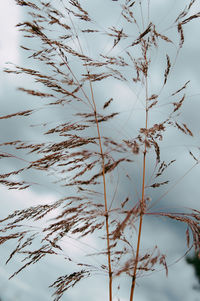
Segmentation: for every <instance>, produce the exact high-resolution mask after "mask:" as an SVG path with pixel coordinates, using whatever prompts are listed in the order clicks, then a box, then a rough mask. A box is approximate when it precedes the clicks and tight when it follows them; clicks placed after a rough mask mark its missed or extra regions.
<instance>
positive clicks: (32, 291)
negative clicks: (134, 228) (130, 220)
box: [0, 0, 200, 301]
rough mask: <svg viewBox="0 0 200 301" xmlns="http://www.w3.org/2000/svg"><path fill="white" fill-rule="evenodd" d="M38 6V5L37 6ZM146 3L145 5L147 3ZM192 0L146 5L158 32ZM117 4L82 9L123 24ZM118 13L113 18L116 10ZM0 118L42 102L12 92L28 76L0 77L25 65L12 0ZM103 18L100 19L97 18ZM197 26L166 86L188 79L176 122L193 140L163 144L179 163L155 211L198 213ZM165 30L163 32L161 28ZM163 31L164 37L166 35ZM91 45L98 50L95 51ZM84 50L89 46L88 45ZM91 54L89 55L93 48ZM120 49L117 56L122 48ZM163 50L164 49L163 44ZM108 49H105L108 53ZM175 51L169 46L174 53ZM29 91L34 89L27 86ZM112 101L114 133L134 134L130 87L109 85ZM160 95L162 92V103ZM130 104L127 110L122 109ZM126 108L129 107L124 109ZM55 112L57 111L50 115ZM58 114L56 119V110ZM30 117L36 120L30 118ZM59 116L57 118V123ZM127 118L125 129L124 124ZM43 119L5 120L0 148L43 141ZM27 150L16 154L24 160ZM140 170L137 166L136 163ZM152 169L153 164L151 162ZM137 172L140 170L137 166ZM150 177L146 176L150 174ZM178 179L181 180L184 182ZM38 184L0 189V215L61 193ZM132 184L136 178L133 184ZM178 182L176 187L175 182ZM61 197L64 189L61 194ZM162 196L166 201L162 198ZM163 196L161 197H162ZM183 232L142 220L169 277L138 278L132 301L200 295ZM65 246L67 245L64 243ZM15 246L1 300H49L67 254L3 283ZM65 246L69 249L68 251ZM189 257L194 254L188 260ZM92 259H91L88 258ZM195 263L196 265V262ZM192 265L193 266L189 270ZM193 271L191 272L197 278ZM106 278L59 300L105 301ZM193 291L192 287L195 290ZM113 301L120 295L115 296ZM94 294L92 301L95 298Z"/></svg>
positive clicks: (85, 246) (0, 46)
mask: <svg viewBox="0 0 200 301" xmlns="http://www.w3.org/2000/svg"><path fill="white" fill-rule="evenodd" d="M35 2H37V0H36V1H35ZM147 2H148V1H147ZM188 3H189V1H186V0H184V1H174V0H173V1H171V0H168V1H165V0H160V1H156V0H152V1H150V19H151V18H152V20H153V21H154V22H156V24H157V25H158V27H160V28H161V31H162V30H163V32H164V30H165V29H166V28H167V24H171V20H173V19H174V17H175V16H177V15H178V14H179V13H180V12H181V10H182V9H183V8H184V7H185V6H186V4H188ZM117 5H118V6H119V5H120V1H119V3H118V1H111V0H104V1H100V0H93V1H91V0H89V1H87V3H86V6H87V7H88V9H89V10H91V11H92V12H93V13H94V15H95V18H96V19H98V20H99V21H98V24H99V26H110V25H112V24H115V25H116V24H118V23H119V22H120V20H119V15H117V10H116V6H117ZM115 10H116V13H115ZM193 11H194V12H197V11H200V4H199V2H198V1H196V3H195V4H194V5H193V8H192V10H191V14H192V12H193ZM0 12H1V13H0V14H1V18H0V28H1V29H0V31H1V37H0V68H1V71H0V77H1V80H0V104H1V110H0V112H1V113H0V114H1V115H4V114H11V113H14V112H16V111H20V110H26V109H27V108H29V107H30V105H31V107H32V108H33V107H35V108H37V106H40V103H39V99H37V100H35V98H34V99H33V98H32V97H31V96H27V95H25V94H23V93H21V92H20V91H18V90H17V87H19V86H20V87H23V86H24V85H25V86H26V87H29V86H30V85H33V83H32V81H31V80H30V79H29V78H28V77H23V76H21V75H19V76H14V75H9V74H5V73H3V69H4V68H6V67H7V63H8V62H12V63H14V64H18V65H20V66H29V60H27V57H28V55H27V54H25V53H24V52H23V51H22V50H21V49H20V47H19V46H20V45H21V44H22V42H23V43H24V41H25V40H24V38H22V36H21V34H20V33H19V32H18V31H17V28H16V27H15V25H16V24H17V23H19V22H22V20H23V19H24V17H25V10H24V9H23V7H20V6H16V5H15V2H14V0H6V1H5V0H4V1H1V2H0ZM102 16H104V17H103V19H102ZM199 29H200V21H199V19H197V20H194V21H192V22H190V23H189V24H188V25H187V26H186V27H185V41H186V42H185V45H184V47H183V49H182V50H181V52H180V54H179V56H178V58H177V61H176V65H175V67H174V70H173V74H172V75H171V76H170V84H169V85H168V87H167V88H166V92H165V93H166V95H167V93H168V92H169V91H175V90H176V89H177V88H179V87H180V86H181V85H183V84H184V83H185V82H186V81H187V80H190V86H189V88H188V89H187V101H186V103H185V105H184V109H183V111H182V113H181V120H183V121H184V122H185V123H186V124H188V125H190V128H191V129H192V131H193V133H194V136H195V137H194V138H191V137H185V136H184V135H180V134H179V133H177V132H170V133H169V134H168V136H167V137H166V143H165V141H164V142H163V144H162V147H163V157H164V158H165V159H166V160H172V159H177V161H176V165H175V167H174V168H173V169H170V170H169V171H168V173H167V177H168V178H169V179H170V180H171V184H170V186H169V187H171V189H170V190H169V192H168V193H167V194H165V193H166V191H167V188H165V189H164V188H160V190H159V191H158V192H155V193H154V192H153V193H152V198H153V199H160V201H159V202H158V204H157V206H158V208H159V209H160V208H163V207H164V208H165V209H166V208H173V210H176V209H177V210H178V211H180V210H181V209H180V208H181V207H189V208H195V209H198V210H200V202H199V195H200V185H199V180H200V170H199V166H196V167H195V168H193V169H192V170H191V171H190V172H189V173H188V174H187V175H186V176H185V177H183V175H185V174H186V173H187V171H188V170H189V169H190V168H191V167H192V166H193V164H194V162H193V159H192V158H191V157H190V156H189V155H188V152H189V150H192V151H193V153H195V154H196V155H197V157H198V155H199V152H198V151H199V150H198V148H199V146H200V142H199V137H200V136H199V134H200V127H199V112H200V102H199V95H200V88H199V87H200V85H199V70H200V59H199V53H200V30H199ZM166 31H167V30H166ZM166 33H167V32H166ZM102 43H104V45H103V47H102V48H104V49H105V50H107V51H108V50H109V49H110V45H108V44H106V39H105V40H102ZM94 47H95V46H94ZM88 49H89V48H88ZM94 50H95V48H94V49H90V51H91V52H92V51H94ZM117 51H119V52H120V49H118V50H117ZM163 51H165V49H164V46H163ZM105 52H106V51H105ZM171 53H172V54H173V49H172V50H171ZM153 60H154V66H155V68H154V70H153V71H152V72H154V73H153V76H152V82H151V85H152V87H153V88H155V89H156V87H157V85H158V84H159V83H160V81H161V79H160V74H159V71H160V63H159V62H160V61H159V54H158V55H155V56H154V57H153ZM30 88H31V87H30ZM110 90H111V89H110V87H109V86H107V87H106V86H105V87H104V90H103V92H102V90H101V86H99V88H97V89H96V93H97V95H99V96H102V94H100V93H104V95H109V96H110V94H111V91H110ZM112 97H114V99H115V106H116V109H117V110H120V111H123V114H122V118H121V119H120V120H119V121H118V122H119V123H118V124H116V128H118V129H120V133H124V134H125V135H126V137H131V135H132V127H131V125H132V120H136V119H137V118H139V116H140V110H141V108H139V109H138V110H137V109H136V107H135V104H134V105H133V106H132V105H131V101H132V98H133V92H132V90H131V89H129V88H127V87H125V86H124V85H122V84H118V86H115V84H114V85H113V89H112ZM123 97H124V98H126V99H127V103H126V102H124V101H121V98H123ZM164 97H165V94H164V95H163V98H164ZM127 104H128V107H127ZM129 105H131V109H130V107H129ZM45 114H46V115H43V117H42V118H44V116H45V118H46V120H52V118H55V116H52V115H48V112H47V113H45ZM55 114H56V113H55ZM58 114H61V112H59V113H58ZM165 114H166V112H165V106H163V107H162V106H161V107H160V108H159V109H158V110H157V111H156V112H155V113H154V116H153V118H154V119H155V117H158V119H159V118H160V116H164V115H165ZM34 116H35V115H34ZM60 116H61V115H59V118H60ZM125 120H126V122H127V123H126V127H125V126H123V124H124V121H125ZM40 122H41V116H40V115H36V116H35V117H32V116H31V118H30V119H29V120H28V121H25V120H24V119H22V120H17V121H16V120H14V119H12V120H10V121H9V122H6V121H5V122H2V123H1V124H2V125H1V133H0V143H3V142H5V141H11V140H12V139H13V140H17V139H21V140H23V139H24V140H29V141H35V140H37V139H39V140H40V139H42V138H41V137H40V128H38V127H36V128H35V127H30V125H31V124H37V123H40ZM23 155H25V152H24V153H23V152H20V156H21V157H22V158H25V157H23ZM137 164H138V166H139V167H140V165H141V162H140V161H139V160H138V162H137ZM19 166H20V162H18V161H17V160H10V161H9V163H8V162H6V164H4V163H3V162H2V163H1V169H2V170H4V171H5V172H6V171H8V170H10V169H13V168H16V167H19ZM150 166H151V165H150ZM139 169H140V168H139ZM149 174H151V172H149ZM134 176H135V177H137V172H136V171H133V177H134ZM182 177H183V178H182ZM34 180H35V181H37V182H39V183H40V184H41V185H40V186H36V187H35V186H33V187H32V188H30V189H28V190H25V191H23V192H22V191H14V190H7V188H5V187H3V186H0V195H1V203H0V209H1V210H0V212H1V214H0V218H3V217H5V216H6V215H7V214H9V213H11V212H12V211H13V210H15V209H19V208H26V207H29V206H32V205H36V204H40V203H48V202H52V201H54V200H56V199H57V198H58V197H60V194H61V191H60V190H59V188H58V187H56V186H55V187H54V188H53V187H52V185H51V181H50V180H49V179H46V178H45V177H43V175H42V174H38V173H35V174H34V173H33V174H32V181H33V182H34ZM136 184H137V181H136ZM174 184H176V185H174ZM120 189H121V191H122V194H123V190H124V191H125V190H126V189H127V187H126V184H124V183H121V188H120ZM62 193H64V191H63V192H62ZM162 195H163V197H162ZM160 196H161V197H160ZM185 230H186V229H185V227H184V226H183V225H180V224H179V223H175V222H172V221H170V220H167V219H164V218H163V219H159V220H158V219H156V218H155V219H151V221H149V220H147V221H145V222H144V233H143V236H142V249H143V248H144V249H145V248H147V249H148V248H150V247H152V246H154V245H156V244H158V246H159V248H160V250H161V252H162V251H163V252H164V253H165V254H167V263H168V264H169V275H168V277H167V278H166V275H165V271H164V270H161V271H156V272H153V273H152V274H150V275H148V276H143V277H141V278H139V279H138V281H137V286H136V295H135V300H140V301H147V300H148V301H158V300H159V301H160V300H162V301H169V300H170V301H179V300H184V301H189V300H190V301H198V300H200V292H199V290H198V283H199V282H198V281H199V279H198V277H197V276H199V270H198V266H199V262H198V260H197V259H195V257H194V258H193V259H188V260H187V261H186V260H185V259H184V258H182V259H181V260H179V259H180V258H181V257H183V255H184V254H185V251H186V242H185ZM67 243H69V241H68V242H67ZM14 246H15V244H14V242H13V243H12V242H11V243H7V244H5V245H2V246H0V300H1V301H11V300H15V301H25V300H26V301H27V300H28V301H35V300H38V301H45V300H51V294H52V290H50V289H49V288H48V286H49V285H50V284H51V283H52V282H53V281H54V280H55V279H56V277H57V276H60V275H64V274H66V273H68V266H67V263H65V258H64V256H60V257H59V258H58V256H57V257H55V258H53V257H51V258H49V259H48V257H47V258H46V259H44V260H43V261H41V262H40V263H39V264H36V265H33V266H31V267H29V268H27V269H25V270H24V271H23V272H22V273H20V274H19V275H17V276H16V277H14V278H13V279H11V280H8V278H9V277H10V275H11V274H12V273H13V272H14V271H15V270H16V269H17V268H19V266H20V264H19V262H18V261H17V259H16V258H15V259H14V260H13V261H12V262H11V263H9V264H8V265H5V262H6V260H7V258H8V255H9V251H11V250H12V248H14ZM91 247H97V245H96V241H95V240H92V239H91V240H90V239H89V238H87V239H85V240H84V241H82V242H80V241H77V240H73V239H71V240H70V245H66V255H67V254H68V253H70V254H71V255H72V256H73V257H74V258H76V260H77V259H79V258H84V256H85V255H86V254H87V253H88V252H90V251H91ZM68 249H69V250H68ZM189 256H190V257H191V258H192V256H193V254H192V253H191V254H190V255H189ZM91 261H92V259H91ZM193 263H195V264H193ZM194 266H195V267H196V269H194ZM195 271H196V274H195ZM106 286H107V281H106V279H105V278H104V276H103V275H97V276H96V278H95V279H94V278H92V279H88V280H84V281H83V282H82V283H80V284H79V285H78V286H76V287H75V289H71V290H69V291H68V292H67V293H66V294H65V296H64V297H63V300H69V301H75V300H79V299H80V298H81V300H83V301H86V300H87V301H93V300H95V301H102V300H106V298H107V291H106V289H105V288H106ZM195 288H196V289H195ZM128 289H129V280H127V278H125V277H124V278H123V279H122V283H121V291H120V294H121V297H120V300H121V301H126V300H128V299H127V290H128ZM114 294H115V295H116V297H115V298H114V301H117V300H118V299H117V290H116V291H114ZM94 296H95V297H94Z"/></svg>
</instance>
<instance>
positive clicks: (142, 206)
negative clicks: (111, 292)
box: [130, 48, 148, 301]
mask: <svg viewBox="0 0 200 301" xmlns="http://www.w3.org/2000/svg"><path fill="white" fill-rule="evenodd" d="M144 59H145V64H146V68H147V67H148V62H147V49H146V48H145V53H144ZM145 94H146V95H145V98H146V109H145V128H146V130H147V127H148V106H147V99H148V81H147V71H146V74H145ZM145 136H146V135H145ZM146 154H147V146H146V143H145V144H144V153H143V172H142V199H141V200H140V222H139V230H138V239H137V249H136V256H135V265H134V269H133V276H132V284H131V292H130V301H133V295H134V291H135V283H136V273H137V266H138V261H139V260H138V259H139V252H140V241H141V235H142V223H143V215H144V210H145V175H146Z"/></svg>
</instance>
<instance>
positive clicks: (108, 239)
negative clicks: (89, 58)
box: [69, 15, 113, 301]
mask: <svg viewBox="0 0 200 301" xmlns="http://www.w3.org/2000/svg"><path fill="white" fill-rule="evenodd" d="M69 18H70V20H71V23H72V26H73V28H74V31H75V33H76V37H77V40H78V44H79V47H80V51H81V53H82V54H83V49H82V46H81V43H80V40H79V37H78V34H77V32H76V28H75V26H74V23H73V21H72V19H71V17H70V15H69ZM86 70H87V73H88V75H89V70H88V67H87V66H86ZM89 85H90V91H91V98H92V104H93V110H94V117H95V123H96V127H97V134H98V140H99V148H100V154H101V159H102V177H103V190H104V207H105V218H106V240H107V252H108V274H109V301H112V279H113V277H112V267H111V254H110V253H111V252H110V233H109V214H108V202H107V194H106V179H105V161H104V153H103V148H102V142H101V133H100V129H99V122H98V118H97V110H96V103H95V99H94V92H93V87H92V82H91V80H90V78H89Z"/></svg>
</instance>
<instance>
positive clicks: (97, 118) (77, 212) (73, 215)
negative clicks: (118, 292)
mask: <svg viewBox="0 0 200 301" xmlns="http://www.w3.org/2000/svg"><path fill="white" fill-rule="evenodd" d="M16 3H17V4H18V5H20V6H23V7H24V8H26V9H27V13H28V21H27V20H26V21H24V22H22V23H19V24H18V25H17V27H18V28H19V30H20V31H22V32H23V33H24V36H25V37H26V39H27V40H28V39H29V43H28V42H27V40H26V44H24V45H23V46H21V47H22V49H23V50H24V51H27V52H28V55H29V59H30V60H31V62H32V66H31V67H20V66H14V68H11V67H10V68H8V69H6V70H5V71H6V72H7V73H13V74H22V75H24V76H25V75H28V76H29V77H30V78H32V79H33V81H34V82H35V83H36V84H37V85H38V88H39V89H40V90H37V89H36V88H35V84H33V85H34V86H33V88H29V87H28V88H26V87H25V86H24V85H22V87H20V88H19V90H20V91H23V92H25V93H27V94H28V95H31V96H36V97H38V98H39V100H41V105H40V106H36V105H34V104H33V105H32V107H31V108H28V109H26V110H24V111H20V112H17V113H11V114H9V115H4V116H1V117H0V119H3V120H4V119H8V120H10V119H11V118H16V117H20V118H21V117H24V118H25V117H27V118H31V117H32V116H31V115H33V116H34V114H35V115H36V116H39V117H38V118H41V117H40V116H44V117H45V118H46V119H47V120H44V121H43V122H42V123H41V124H40V125H39V126H41V134H42V135H41V137H43V138H42V139H43V140H42V142H41V141H40V142H36V143H35V142H33V141H30V142H27V141H23V140H15V141H6V142H3V143H1V147H2V148H3V149H4V150H5V147H6V148H8V147H11V148H14V149H15V151H16V154H15V155H13V153H12V154H11V152H9V151H6V152H5V151H2V153H1V157H2V158H4V159H10V158H11V157H12V158H13V157H14V158H15V159H16V160H17V159H19V157H18V155H17V153H18V150H26V151H27V152H28V153H27V157H26V158H24V159H26V160H24V161H23V165H22V166H20V168H19V169H16V170H14V171H13V170H12V171H10V172H8V173H2V174H1V175H0V182H1V184H3V185H6V186H7V187H8V189H20V190H23V189H30V188H31V186H32V185H34V183H32V182H31V181H29V180H28V179H29V177H28V172H30V171H32V170H39V171H40V172H41V173H44V174H45V173H47V174H49V175H50V176H52V174H53V175H54V176H55V177H56V178H57V184H56V185H61V187H62V188H61V193H62V194H63V191H64V190H63V187H64V188H66V190H65V191H64V195H63V196H62V198H60V199H58V200H56V201H55V202H53V203H49V204H46V205H37V206H35V207H30V208H27V209H23V210H16V211H15V212H13V213H11V214H10V215H9V216H7V217H6V218H3V219H2V220H1V221H0V222H1V224H0V226H1V228H0V229H1V233H2V236H1V237H0V244H3V243H5V242H7V241H9V240H13V239H15V240H16V241H17V246H16V248H15V249H14V250H13V251H12V253H11V254H10V256H9V258H8V260H7V262H9V261H10V260H11V258H12V257H13V256H15V255H17V254H21V255H23V256H24V257H23V264H22V267H21V268H20V269H19V270H18V271H16V272H15V273H14V274H13V275H12V276H11V278H12V277H13V276H15V275H17V274H18V273H19V272H21V271H22V270H23V269H25V268H26V267H28V266H29V265H32V264H35V263H37V262H38V261H40V260H41V259H42V258H43V257H44V256H46V255H58V254H60V252H62V240H63V238H64V237H67V236H68V235H70V236H72V237H73V236H74V237H76V235H77V234H78V235H79V237H80V239H81V238H83V237H85V236H91V235H93V234H94V235H95V237H96V236H97V235H100V239H101V240H103V244H102V249H101V250H99V251H98V255H99V256H100V258H104V257H106V258H107V265H104V264H102V265H101V266H95V265H94V266H92V265H89V264H88V263H82V262H78V264H77V267H75V269H74V272H73V273H71V274H67V275H64V276H61V277H59V278H58V279H56V280H55V282H54V283H53V284H51V286H50V287H52V288H54V290H55V291H54V294H53V297H54V300H59V299H60V298H62V296H63V294H64V293H65V291H66V290H67V289H68V288H70V287H74V285H75V284H76V283H77V282H79V281H80V280H82V279H84V278H87V277H89V276H92V275H94V276H95V273H96V272H97V271H98V272H99V271H101V272H102V273H105V272H106V274H107V276H108V282H109V284H108V296H109V297H108V300H109V301H112V300H113V292H112V288H113V280H115V279H116V280H117V279H118V281H119V282H120V279H121V276H122V275H124V274H125V275H127V276H128V277H130V292H129V296H130V301H132V300H133V299H134V292H135V284H136V281H137V277H138V275H140V274H141V273H148V272H149V271H152V270H154V269H156V268H157V267H158V265H161V266H163V267H164V268H165V270H166V274H167V272H168V267H167V263H166V255H165V254H160V252H159V251H158V249H157V247H156V248H154V249H153V250H152V251H151V252H150V251H149V250H148V251H147V252H146V253H144V252H142V254H141V252H140V249H141V237H142V230H143V221H144V219H145V218H147V217H152V216H157V217H166V218H169V219H172V220H175V221H178V222H182V223H185V224H186V241H187V246H188V250H190V249H191V248H193V247H194V249H195V251H196V252H197V253H199V246H200V240H199V219H200V214H199V213H200V212H199V211H198V210H195V209H193V210H187V211H186V210H183V212H174V211H173V210H172V212H170V211H166V210H163V211H160V210H156V207H155V204H156V200H154V199H153V198H152V199H151V195H153V194H152V192H151V191H152V188H158V189H159V187H162V186H163V187H164V186H165V185H167V184H168V183H169V179H165V177H164V173H165V172H166V170H167V169H168V168H171V166H172V165H173V164H174V163H175V160H174V159H173V158H172V159H171V160H170V161H168V162H167V161H165V160H163V159H162V152H161V151H162V147H161V146H162V140H163V139H165V136H166V132H168V131H170V130H171V129H172V128H175V129H176V130H177V131H179V132H180V133H181V134H184V135H188V136H191V137H193V133H192V131H191V129H190V128H189V126H188V125H186V123H184V122H180V117H179V113H180V111H181V110H182V107H183V105H184V101H185V99H186V94H185V91H186V89H187V86H188V84H189V81H187V82H186V83H183V84H182V85H181V86H180V87H177V88H176V90H175V91H170V92H169V91H168V90H170V89H169V84H168V81H169V78H170V76H171V73H172V72H173V71H174V68H175V63H176V60H177V57H178V55H179V52H180V50H181V48H182V47H183V46H184V43H185V39H184V27H185V26H187V23H189V22H190V21H193V20H194V19H197V18H199V16H200V14H199V13H198V12H197V13H193V12H192V14H191V11H192V9H193V8H194V7H195V4H196V1H194V0H192V1H190V2H188V4H187V6H186V7H185V8H184V9H183V10H182V11H181V12H180V13H179V14H178V16H177V17H176V18H175V19H174V20H173V21H172V24H168V25H167V26H168V27H167V28H166V29H162V31H160V30H159V28H158V25H157V24H154V23H153V20H152V19H151V9H150V8H151V4H152V2H151V1H129V0H125V1H119V3H117V1H112V2H111V3H109V5H110V6H112V9H113V13H114V14H115V13H116V12H117V13H118V16H119V19H118V21H117V23H116V24H114V25H112V26H111V27H110V25H108V28H105V27H104V25H102V24H101V25H100V24H98V23H97V22H95V20H94V18H93V14H92V13H93V9H94V10H95V11H94V14H95V12H96V10H98V4H96V5H97V6H95V7H93V5H94V2H93V3H92V2H91V3H90V2H88V3H89V5H88V4H87V3H85V2H84V1H80V2H78V1H77V0H69V1H64V0H60V1H51V2H48V1H39V0H38V1H36V2H35V1H32V0H30V1H22V0H16ZM104 5H105V7H104ZM87 6H88V7H87ZM101 6H103V13H104V12H105V11H106V4H104V3H103V4H101V5H100V6H99V10H100V9H101ZM90 10H91V12H90V13H89V12H88V11H90ZM104 18H105V19H104ZM103 19H104V21H105V22H106V23H108V24H109V22H110V20H109V18H108V19H106V17H105V16H102V20H103ZM110 19H111V23H112V18H110ZM165 32H168V33H169V35H166V33H165ZM105 40H106V44H105V45H106V46H103V47H102V43H104V42H105ZM159 49H160V51H159ZM168 50H169V52H167V51H168ZM172 54H173V55H172ZM155 56H156V57H157V56H160V65H159V71H160V74H159V82H158V83H157V85H156V86H155V85H154V84H152V82H153V81H154V68H155V61H154V58H155ZM34 66H35V67H34ZM124 86H125V87H127V90H128V89H130V90H132V95H133V105H131V106H132V107H131V108H130V107H129V106H128V107H127V108H126V110H125V111H126V112H118V111H117V112H116V111H115V110H114V109H112V107H113V108H117V104H115V99H114V98H115V97H112V94H114V95H115V96H116V95H117V93H118V94H119V96H121V97H122V99H121V102H122V103H119V104H118V106H119V107H120V105H124V103H125V101H126V99H124V98H125V96H123V95H120V87H124ZM113 87H115V89H119V91H117V93H116V92H115V91H114V89H113ZM165 89H166V91H167V93H168V92H169V93H168V94H169V96H170V97H167V100H168V99H170V100H169V102H167V103H166V102H165V103H164V104H163V98H164V96H163V95H164V92H163V91H165ZM135 91H136V92H135ZM106 92H108V93H109V95H108V96H106V97H105V93H106ZM100 93H101V94H100ZM129 101H130V100H129ZM43 102H44V104H43ZM137 103H138V104H139V108H140V109H141V108H142V113H141V110H138V111H137V114H138V116H139V118H138V119H139V120H138V122H137V123H136V122H135V120H131V121H130V120H129V118H128V117H127V118H125V119H124V117H123V113H126V114H127V111H128V112H130V114H131V112H132V110H133V109H134V110H136V109H137V108H136V105H137ZM129 105H130V102H129ZM160 105H165V106H166V108H167V109H166V112H165V115H167V116H164V118H162V120H153V121H152V116H155V114H154V113H153V112H155V110H156V109H157V108H159V107H160ZM46 109H48V114H49V112H53V113H51V114H50V116H54V118H56V113H55V112H58V113H57V114H58V117H57V118H56V121H55V120H54V121H53V123H54V124H55V125H54V126H53V127H52V126H51V124H52V120H51V119H50V120H48V114H46V113H44V115H39V114H40V112H44V111H45V110H46ZM57 109H59V110H57ZM56 110H57V111H56ZM120 113H121V115H122V118H121V117H120ZM37 114H38V115H37ZM41 114H42V113H41ZM66 116H67V118H68V120H66ZM127 116H131V115H127ZM44 117H43V118H44ZM136 117H137V116H136ZM136 117H135V118H136ZM150 117H151V118H150ZM36 118H37V117H36ZM60 119H65V120H64V121H63V120H61V121H60ZM136 119H137V118H136ZM118 124H121V125H120V127H118ZM124 124H126V127H128V130H129V131H130V133H131V134H129V135H127V134H126V133H125V131H123V125H124ZM135 124H136V125H137V126H138V124H139V127H137V128H136V126H135ZM124 133H125V134H124ZM47 136H50V137H52V138H48V139H47V138H46V137H47ZM40 139H41V138H40ZM6 150H7V149H6ZM189 155H190V156H191V157H192V158H193V160H194V162H195V163H194V165H193V167H194V166H196V165H198V164H199V159H198V158H197V157H196V155H195V154H193V153H192V151H191V150H189ZM33 158H34V159H33ZM140 160H142V167H141V169H140V167H139V168H138V166H137V165H136V164H137V163H136V162H139V161H140ZM152 160H153V164H152ZM150 163H151V168H153V172H151V177H150V178H149V176H148V178H147V171H148V166H150ZM193 167H192V168H193ZM149 168H150V167H149ZM133 171H134V174H135V175H136V177H137V179H139V180H138V181H136V189H135V191H133V190H134V189H133V187H132V186H130V184H129V183H131V184H132V178H131V177H132V173H133ZM116 179H117V180H116ZM159 179H160V180H159ZM54 180H55V178H54ZM115 180H116V183H115V182H114V181H115ZM124 183H126V184H124ZM35 184H37V183H35ZM122 185H127V186H128V187H129V190H130V191H128V192H127V193H126V194H124V193H122V189H121V186H122ZM140 187H141V188H140ZM168 191H169V190H166V193H167V192H168ZM164 194H165V192H164ZM161 197H162V196H161ZM50 212H55V213H54V219H53V220H52V219H51V220H48V214H49V213H50ZM40 220H44V221H45V226H44V227H43V229H42V231H41V233H40V235H42V239H41V241H40V247H39V248H37V247H34V246H35V245H36V243H35V241H36V240H37V238H38V232H37V231H38V230H35V231H34V230H33V229H34V227H33V225H32V223H33V222H34V223H35V225H37V222H38V221H40ZM29 222H31V226H32V228H31V230H30V228H29ZM133 237H134V239H133ZM94 256H96V254H94ZM69 262H71V259H70V258H69ZM74 264H75V263H74ZM79 267H81V269H79V270H77V268H79Z"/></svg>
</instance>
